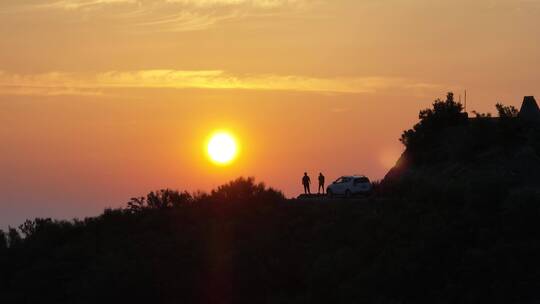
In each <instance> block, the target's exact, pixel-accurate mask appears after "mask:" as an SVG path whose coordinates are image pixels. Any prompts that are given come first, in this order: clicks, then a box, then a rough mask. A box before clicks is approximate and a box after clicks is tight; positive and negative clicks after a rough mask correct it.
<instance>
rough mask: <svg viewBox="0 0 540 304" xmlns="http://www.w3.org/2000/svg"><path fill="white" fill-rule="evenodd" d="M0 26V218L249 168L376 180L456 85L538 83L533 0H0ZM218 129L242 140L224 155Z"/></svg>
mask: <svg viewBox="0 0 540 304" xmlns="http://www.w3.org/2000/svg"><path fill="white" fill-rule="evenodd" d="M0 24H1V26H0V33H1V35H2V38H3V39H2V40H1V41H0V121H2V128H0V139H1V141H2V145H1V148H0V172H1V174H0V193H1V194H2V195H1V196H0V227H6V226H7V225H11V226H16V225H18V224H20V223H22V222H23V221H24V219H26V218H34V217H54V218H62V219H66V218H72V217H81V218H82V217H85V216H91V215H96V214H98V213H99V212H101V211H102V210H103V208H106V207H121V206H124V205H125V202H127V201H128V200H129V198H130V197H133V196H140V195H144V194H146V193H147V192H149V191H152V190H157V189H161V188H173V189H180V190H188V191H195V190H206V191H208V190H210V189H212V188H214V187H216V186H218V185H220V184H223V183H225V182H227V181H229V180H231V179H234V178H236V177H239V176H254V177H255V178H256V179H257V180H258V181H263V182H265V183H266V184H267V185H269V186H273V187H276V188H277V189H280V190H283V191H284V192H285V194H286V195H287V196H289V197H292V196H296V195H297V194H298V193H300V192H301V190H302V189H301V185H300V178H301V176H302V174H303V172H304V171H307V172H309V173H310V175H311V176H312V179H314V178H315V176H316V175H317V174H318V173H319V172H323V173H325V175H326V176H327V181H331V180H333V179H335V178H337V177H338V176H340V175H343V174H353V173H362V174H366V175H368V176H369V177H370V178H372V179H380V178H382V177H383V176H384V174H385V173H386V171H387V170H388V169H389V168H390V167H391V166H392V165H393V164H394V162H395V161H396V160H397V158H398V157H399V155H400V153H401V151H402V149H403V148H402V146H401V144H400V142H399V141H398V138H399V137H400V135H401V133H402V131H403V130H405V129H408V128H410V127H411V126H412V125H413V124H414V123H415V122H416V121H417V119H418V111H419V110H421V109H423V108H426V107H428V106H429V105H430V104H431V103H432V102H433V100H434V99H435V98H444V96H445V95H446V92H448V91H453V92H454V93H455V95H456V98H459V96H460V95H463V92H464V90H467V91H468V107H467V110H468V111H469V112H471V111H472V110H476V111H479V112H491V113H494V112H496V111H495V107H494V105H495V103H497V102H502V103H505V104H508V105H513V106H516V107H519V106H520V105H521V101H522V99H523V96H525V95H536V96H537V97H539V96H540V92H539V91H538V84H539V83H540V74H538V72H537V70H538V68H539V65H540V44H538V43H537V39H538V38H537V37H538V36H539V34H540V1H535V0H522V1H519V0H518V1H516V0H479V1H464V0H458V1H433V0H431V1H428V0H411V1H401V0H386V1H373V0H365V1H353V0H338V1H324V0H314V1H307V0H211V1H209V0H199V1H196V0H174V1H172V0H146V1H142V0H103V1H95V0H54V1H49V2H47V3H43V1H34V0H30V1H25V2H24V3H21V1H16V0H7V1H3V2H2V3H0ZM462 97H463V96H462ZM223 128H226V129H228V130H230V131H231V132H233V133H234V134H235V136H236V137H237V139H238V141H239V143H240V145H241V146H242V150H241V154H240V155H239V157H238V159H237V160H236V161H235V162H234V163H233V164H231V165H230V166H228V167H216V166H214V165H212V164H211V163H210V162H208V160H207V159H206V156H205V155H204V151H203V150H204V141H205V138H206V137H207V136H208V135H209V134H210V133H212V132H213V131H214V130H216V129H223Z"/></svg>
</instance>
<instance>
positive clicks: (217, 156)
mask: <svg viewBox="0 0 540 304" xmlns="http://www.w3.org/2000/svg"><path fill="white" fill-rule="evenodd" d="M206 149H207V153H208V156H209V157H210V160H211V161H212V162H213V163H215V164H217V165H220V166H226V165H229V164H230V163H232V162H233V161H234V160H235V158H236V156H237V155H238V144H237V143H236V139H235V138H234V136H233V135H232V134H231V133H229V132H225V131H218V132H216V133H214V134H213V135H212V136H211V137H210V140H209V141H208V145H207V148H206Z"/></svg>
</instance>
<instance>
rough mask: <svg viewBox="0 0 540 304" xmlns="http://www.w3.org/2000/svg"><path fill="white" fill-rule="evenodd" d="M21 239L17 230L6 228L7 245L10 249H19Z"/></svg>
mask: <svg viewBox="0 0 540 304" xmlns="http://www.w3.org/2000/svg"><path fill="white" fill-rule="evenodd" d="M22 241H23V240H22V238H21V235H20V234H19V232H18V231H17V229H15V228H11V227H9V228H8V244H9V247H10V248H16V247H19V246H20V245H21V244H22Z"/></svg>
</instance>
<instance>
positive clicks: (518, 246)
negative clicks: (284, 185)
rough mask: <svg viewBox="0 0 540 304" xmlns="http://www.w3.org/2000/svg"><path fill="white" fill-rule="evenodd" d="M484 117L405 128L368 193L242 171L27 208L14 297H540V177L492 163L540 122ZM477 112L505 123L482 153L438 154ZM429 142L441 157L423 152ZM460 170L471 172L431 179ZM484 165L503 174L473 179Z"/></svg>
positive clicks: (0, 239) (526, 139)
mask: <svg viewBox="0 0 540 304" xmlns="http://www.w3.org/2000/svg"><path fill="white" fill-rule="evenodd" d="M441 102H442V103H446V105H442V106H452V107H453V106H456V107H459V106H458V104H457V103H454V104H450V103H449V102H448V100H447V101H441ZM452 102H453V101H452ZM507 109H508V108H507ZM452 111H454V109H450V112H452ZM435 112H436V114H433V113H432V114H429V115H439V114H441V112H437V111H435ZM454 113H457V114H458V115H461V114H460V113H461V110H459V111H457V112H454ZM426 115H428V114H426ZM512 115H513V114H512ZM426 117H427V116H426ZM456 117H457V116H455V117H454V118H456ZM446 118H448V117H446V116H445V119H446ZM480 118H481V119H485V120H481V121H477V122H471V121H470V120H469V119H465V120H459V119H463V118H459V117H458V118H457V120H453V118H451V119H450V120H449V121H450V123H447V124H446V126H445V125H444V124H443V125H442V126H440V125H439V123H440V122H434V124H436V125H437V127H436V128H438V129H433V128H435V127H433V126H432V127H420V126H419V127H417V128H415V129H414V130H412V131H411V132H408V133H405V134H404V138H403V140H404V143H405V144H406V145H407V151H406V152H405V154H404V158H407V157H410V158H409V159H407V160H406V161H403V160H402V163H401V167H400V166H397V167H396V169H395V170H394V172H393V173H392V174H391V176H389V177H388V178H387V179H386V180H384V181H383V182H382V183H381V184H380V185H379V186H378V188H377V191H376V193H375V194H374V196H372V197H371V198H369V199H366V200H365V201H362V202H359V201H358V200H354V201H347V200H343V201H332V202H328V201H324V200H321V201H307V202H306V201H296V200H286V199H285V198H284V197H283V195H282V194H281V193H280V192H278V191H275V190H273V189H269V188H266V187H265V186H264V185H262V184H257V183H255V182H254V180H253V179H238V180H236V181H233V182H231V183H229V184H227V185H224V186H222V187H219V188H218V189H216V190H214V191H212V192H211V193H209V194H196V195H191V194H189V193H184V192H177V191H171V190H163V191H158V192H155V193H150V194H149V195H148V196H147V197H144V198H134V199H132V200H131V201H130V202H129V203H128V204H127V205H126V207H125V208H124V209H117V210H106V211H105V212H104V213H103V214H102V215H100V216H98V217H95V218H87V219H85V220H81V221H77V220H75V221H70V222H66V221H53V220H50V219H36V220H34V221H27V222H26V223H24V224H23V225H22V226H21V227H20V229H18V230H15V229H10V230H9V231H8V232H7V233H1V234H0V270H1V271H0V303H102V302H113V301H114V302H117V303H130V302H132V303H133V302H135V303H140V302H147V303H381V304H382V303H538V301H540V293H538V290H540V258H539V257H540V194H539V193H538V187H537V185H538V184H535V183H534V182H533V181H534V178H531V179H530V180H529V181H528V182H526V183H525V182H524V180H523V176H518V175H519V174H521V173H520V171H512V172H513V173H512V174H513V175H509V176H513V177H515V179H512V181H511V182H509V183H501V182H500V180H499V179H497V177H495V176H489V174H490V172H492V171H491V169H492V167H494V166H495V165H493V164H492V162H493V161H494V160H495V159H501V162H502V161H504V160H508V159H513V157H514V153H526V154H525V155H526V156H527V157H528V159H531V160H532V159H533V156H534V154H535V153H536V155H538V151H539V150H536V148H535V146H534V145H535V142H534V139H535V138H536V137H535V136H536V135H530V134H529V131H530V130H531V129H530V128H534V126H523V125H521V123H519V122H515V121H513V120H512V119H513V118H509V120H508V121H504V123H508V125H501V124H499V122H494V121H492V120H488V118H487V117H480ZM424 119H426V118H422V117H421V122H420V124H422V123H424V122H425V120H424ZM429 119H433V118H429ZM435 119H437V118H435ZM454 123H456V124H454ZM476 123H479V124H483V123H485V124H496V125H493V126H495V127H494V128H495V129H492V128H488V129H483V131H474V132H488V133H486V135H489V136H491V137H489V138H488V139H487V140H488V141H490V142H489V143H488V144H486V143H485V142H481V143H479V144H478V145H477V146H473V147H474V149H478V151H480V152H478V153H480V154H481V155H478V154H476V155H474V156H472V159H471V158H469V157H468V156H467V155H468V153H466V154H465V156H460V155H461V154H457V155H456V154H453V153H450V154H449V153H448V150H445V149H443V150H441V151H442V152H435V151H437V150H438V149H439V148H440V145H442V144H444V142H446V141H445V140H444V139H441V138H444V136H443V137H441V134H443V135H444V134H449V133H448V132H449V131H448V130H449V129H448V128H458V129H459V128H463V126H464V125H467V124H476ZM426 125H427V123H426ZM514 127H516V128H522V129H519V130H518V131H515V132H514V133H505V131H504V130H505V129H504V128H514ZM467 128H469V127H467ZM470 128H472V129H470V130H475V129H474V128H476V125H475V126H474V127H470ZM478 128H483V126H482V125H478ZM433 130H437V131H433ZM493 130H497V132H499V131H500V132H501V133H500V134H498V133H497V134H498V135H490V134H491V133H489V132H493ZM425 132H427V133H428V134H426V133H425ZM474 134H475V133H473V135H469V136H476V135H474ZM512 134H514V135H512ZM524 134H525V135H524ZM500 136H502V137H500ZM505 136H508V137H505ZM512 136H518V138H512ZM426 138H428V139H426ZM470 138H474V137H470ZM506 140H509V142H513V141H514V140H516V141H518V142H517V144H516V145H520V147H521V148H516V147H517V146H511V145H508V144H507V142H506ZM422 145H424V146H422ZM525 146H526V151H525V152H523V151H521V150H523V149H525V148H523V147H525ZM529 146H532V147H533V148H531V149H532V151H531V149H530V148H529ZM420 147H422V148H420ZM504 147H507V149H505V148H504ZM522 148H523V149H522ZM426 149H428V150H429V149H431V150H430V151H432V153H439V154H436V155H430V156H431V157H433V158H429V157H428V158H417V155H418V153H423V151H426ZM516 149H517V150H516ZM416 151H418V152H416ZM458 151H459V150H458ZM486 151H488V152H486ZM493 151H494V152H493ZM516 151H518V152H516ZM519 151H521V152H519ZM482 153H487V154H486V155H484V154H482ZM497 164H499V163H497ZM434 166H438V168H439V170H433V169H430V168H431V167H434ZM531 166H535V165H534V164H533V165H531ZM454 167H457V168H458V169H456V170H460V171H459V172H462V174H463V176H465V177H466V178H464V179H461V178H459V177H458V178H453V179H449V180H450V182H448V183H445V184H437V183H436V182H434V181H433V180H431V181H430V182H428V180H429V178H428V177H426V176H424V177H423V178H422V177H421V174H422V172H424V173H423V174H427V173H426V172H439V171H440V170H447V171H448V172H454V171H452V170H454V169H452V168H454ZM495 167H501V168H502V169H501V172H503V173H502V174H506V173H505V172H506V168H507V167H505V166H504V165H496V166H495ZM484 168H487V169H484ZM430 170H432V171H430ZM483 170H484V171H483ZM512 170H517V169H515V168H513V167H512ZM472 172H480V173H478V174H481V175H482V176H486V174H488V175H487V176H486V178H477V179H475V180H474V186H471V185H470V180H469V179H468V178H471V176H474V174H473V173H472ZM434 174H435V173H434ZM438 174H439V175H438V176H437V177H436V178H435V180H436V179H438V178H440V177H441V176H442V174H441V173H438ZM508 174H510V173H508ZM516 176H517V177H516ZM422 181H424V182H422ZM460 181H461V182H460ZM520 181H521V184H517V183H519V182H520Z"/></svg>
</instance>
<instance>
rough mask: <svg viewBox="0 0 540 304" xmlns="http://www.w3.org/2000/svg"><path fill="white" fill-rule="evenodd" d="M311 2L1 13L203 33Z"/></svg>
mask: <svg viewBox="0 0 540 304" xmlns="http://www.w3.org/2000/svg"><path fill="white" fill-rule="evenodd" d="M309 3H314V1H313V0H312V1H309V0H55V1H49V2H45V1H35V0H30V1H10V0H8V2H4V3H2V2H0V13H4V14H6V13H11V14H27V15H31V14H36V13H37V14H39V16H40V19H41V18H49V19H50V22H54V23H66V24H73V23H74V22H79V23H92V22H97V24H99V25H103V24H104V23H107V22H108V23H110V25H111V26H114V27H116V28H120V29H123V30H125V31H136V32H182V31H194V30H203V29H206V28H209V27H212V26H214V25H215V24H217V23H219V22H222V21H224V20H229V19H233V18H236V19H239V18H245V17H253V16H257V17H261V18H262V17H272V16H277V15H280V14H290V13H291V12H293V11H296V10H298V9H301V8H303V7H305V6H306V5H307V4H309Z"/></svg>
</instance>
